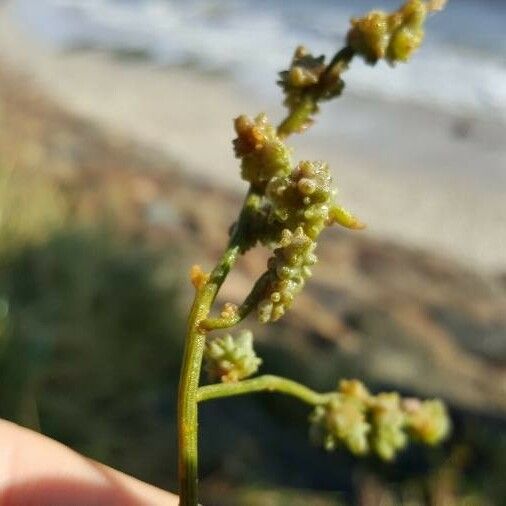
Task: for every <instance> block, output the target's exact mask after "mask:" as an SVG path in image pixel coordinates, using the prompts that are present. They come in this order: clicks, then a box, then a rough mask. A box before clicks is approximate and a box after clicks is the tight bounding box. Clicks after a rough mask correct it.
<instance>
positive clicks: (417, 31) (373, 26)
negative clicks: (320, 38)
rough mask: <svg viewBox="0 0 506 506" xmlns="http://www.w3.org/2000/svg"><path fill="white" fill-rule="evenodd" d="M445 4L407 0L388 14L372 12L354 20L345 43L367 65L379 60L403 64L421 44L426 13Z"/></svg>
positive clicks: (433, 0)
mask: <svg viewBox="0 0 506 506" xmlns="http://www.w3.org/2000/svg"><path fill="white" fill-rule="evenodd" d="M444 3H445V2H443V1H441V0H440V1H435V0H432V1H429V2H426V1H424V0H407V2H406V3H405V4H404V5H402V6H401V7H400V8H399V9H398V10H397V11H395V12H393V13H391V14H388V13H386V12H383V11H372V12H370V13H368V14H367V15H366V16H364V17H362V18H353V19H352V20H351V29H350V31H349V32H348V44H349V45H350V46H351V47H352V48H353V49H354V50H355V52H356V53H358V54H360V55H362V56H363V57H364V59H365V60H366V61H367V62H368V63H372V64H374V63H376V62H377V61H378V60H381V59H386V60H387V61H388V62H389V63H395V62H399V61H401V62H405V61H407V60H408V59H409V58H410V57H411V55H412V54H413V53H414V51H416V50H417V49H418V48H419V47H420V45H421V43H422V41H423V37H424V24H425V20H426V18H427V14H428V13H429V12H431V11H434V10H440V9H442V8H443V6H444Z"/></svg>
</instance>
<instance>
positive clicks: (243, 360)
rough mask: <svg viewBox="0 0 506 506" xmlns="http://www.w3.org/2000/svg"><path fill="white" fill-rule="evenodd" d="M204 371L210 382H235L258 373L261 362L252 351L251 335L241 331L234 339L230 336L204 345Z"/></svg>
mask: <svg viewBox="0 0 506 506" xmlns="http://www.w3.org/2000/svg"><path fill="white" fill-rule="evenodd" d="M204 358H205V361H206V365H205V367H206V370H207V373H208V375H209V380H210V381H212V382H216V381H222V382H235V381H239V380H241V379H244V378H247V377H249V376H251V375H253V374H255V373H256V372H257V371H258V367H259V366H260V364H261V363H262V360H261V359H260V358H258V357H257V355H256V353H255V350H254V349H253V334H252V333H251V332H250V331H249V330H243V331H241V332H240V333H239V335H238V336H237V337H236V338H235V339H234V338H233V337H232V336H231V335H230V334H226V335H225V336H223V337H218V338H214V339H212V340H211V341H209V342H208V343H207V344H206V349H205V353H204Z"/></svg>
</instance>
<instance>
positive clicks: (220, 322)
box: [201, 271, 269, 330]
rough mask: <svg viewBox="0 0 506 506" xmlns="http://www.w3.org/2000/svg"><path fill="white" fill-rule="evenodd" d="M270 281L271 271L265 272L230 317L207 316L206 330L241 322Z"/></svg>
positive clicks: (203, 326) (231, 325)
mask: <svg viewBox="0 0 506 506" xmlns="http://www.w3.org/2000/svg"><path fill="white" fill-rule="evenodd" d="M268 282H269V272H268V271H267V272H265V273H264V274H262V276H260V278H258V280H257V282H256V283H255V285H254V286H253V288H252V289H251V292H250V293H249V294H248V296H247V297H246V299H244V302H243V303H242V304H241V305H240V306H239V308H238V309H237V312H236V313H235V314H234V315H232V316H230V317H225V318H223V317H221V318H206V319H205V320H204V321H203V322H202V324H201V327H202V328H203V329H205V330H218V329H229V328H230V327H234V326H235V325H237V324H238V323H240V322H241V321H242V320H244V318H246V316H248V315H249V314H250V313H251V311H252V310H253V309H254V308H255V307H256V305H257V304H258V302H259V301H260V299H261V297H262V296H263V294H264V292H265V287H266V285H267V283H268Z"/></svg>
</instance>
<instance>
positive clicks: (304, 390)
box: [197, 375, 334, 406]
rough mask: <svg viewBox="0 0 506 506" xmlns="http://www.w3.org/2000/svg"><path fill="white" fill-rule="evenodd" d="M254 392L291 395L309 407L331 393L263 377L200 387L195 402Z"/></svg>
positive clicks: (287, 380) (325, 398) (270, 376)
mask: <svg viewBox="0 0 506 506" xmlns="http://www.w3.org/2000/svg"><path fill="white" fill-rule="evenodd" d="M256 392H277V393H281V394H285V395H291V396H292V397H295V398H297V399H299V400H300V401H302V402H305V403H306V404H310V405H311V406H318V405H321V404H326V403H327V402H328V401H329V399H330V398H331V397H332V395H334V394H333V393H323V394H322V393H318V392H315V391H314V390H311V389H310V388H308V387H306V386H304V385H301V384H300V383H297V382H296V381H292V380H289V379H287V378H282V377H280V376H273V375H265V376H259V377H258V378H252V379H248V380H244V381H239V382H237V383H217V384H215V385H207V386H204V387H200V388H199V389H198V391H197V402H202V401H209V400H212V399H221V398H222V397H233V396H236V395H246V394H252V393H256Z"/></svg>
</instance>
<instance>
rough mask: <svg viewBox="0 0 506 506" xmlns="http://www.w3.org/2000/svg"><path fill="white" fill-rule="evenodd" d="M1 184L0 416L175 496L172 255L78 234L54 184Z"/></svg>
mask: <svg viewBox="0 0 506 506" xmlns="http://www.w3.org/2000/svg"><path fill="white" fill-rule="evenodd" d="M0 181H1V182H2V183H1V190H0V191H1V194H0V199H1V200H0V202H1V204H0V205H1V211H2V212H1V220H0V238H1V246H0V332H1V333H2V334H1V338H2V343H3V346H2V353H1V356H0V398H1V402H0V416H1V417H3V418H7V419H10V420H14V421H17V422H18V423H21V424H23V425H25V426H28V427H32V428H34V429H37V430H41V431H42V432H44V433H45V434H47V435H49V436H51V437H55V438H57V439H58V440H60V441H63V442H64V443H66V444H69V445H70V446H72V447H73V448H75V449H77V450H78V451H81V452H83V453H84V454H86V455H89V456H92V457H94V458H96V459H99V460H101V461H104V462H106V463H109V464H111V465H114V466H116V467H119V468H121V469H123V470H125V471H127V472H130V473H133V474H135V475H136V476H139V477H141V478H144V479H147V480H149V481H151V482H156V483H159V484H163V485H165V486H167V485H168V483H167V481H168V476H170V475H173V474H174V473H173V472H172V469H171V465H172V464H173V462H174V455H175V441H174V439H175V430H174V403H175V398H174V397H175V388H176V383H175V382H176V378H177V374H176V373H175V372H176V371H177V370H178V364H179V356H180V351H181V336H182V329H183V324H182V322H183V318H182V312H181V310H180V308H179V306H178V305H179V298H178V288H177V287H178V285H179V279H178V277H177V274H176V273H177V272H178V270H177V268H176V262H175V258H176V256H175V254H174V251H173V252H169V253H168V254H163V255H162V254H161V252H155V251H152V250H149V248H148V247H146V246H145V245H144V246H143V245H139V244H137V243H136V242H134V241H132V240H130V239H128V238H126V237H121V236H119V235H118V234H116V233H115V232H114V229H113V228H112V224H111V223H108V225H107V226H106V225H104V224H103V223H100V221H99V222H98V223H97V225H96V226H93V227H91V226H89V225H88V226H84V225H82V224H78V223H75V222H72V220H71V219H70V218H71V217H70V215H69V214H68V212H67V209H68V207H67V206H66V203H65V199H64V196H63V195H62V194H61V193H60V191H59V190H58V189H57V188H56V187H55V186H54V185H53V184H51V182H50V180H49V179H47V180H45V181H44V180H43V179H41V178H39V177H31V176H29V175H28V174H17V173H16V172H13V171H9V172H8V171H5V170H2V171H0ZM160 441H163V442H164V444H160ZM172 485H173V484H172Z"/></svg>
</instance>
